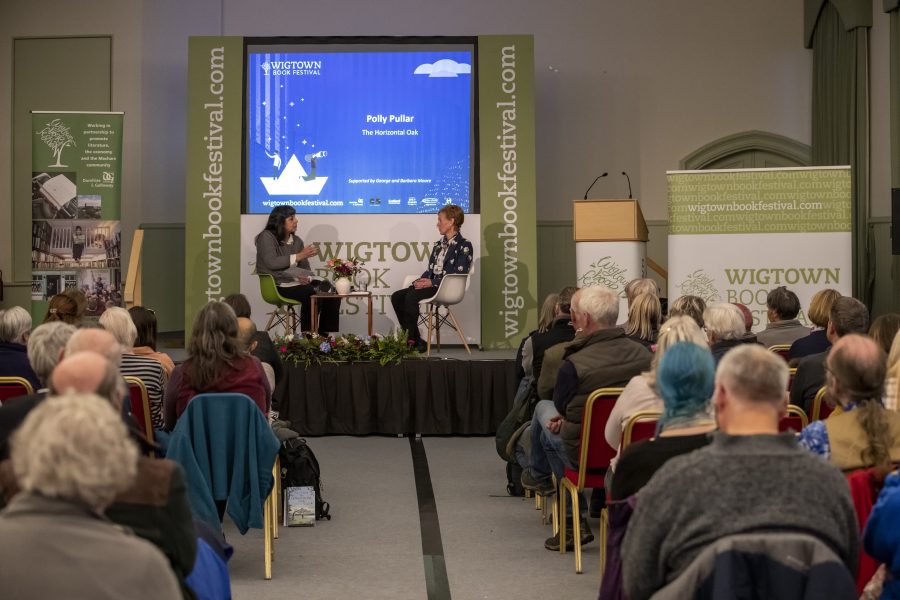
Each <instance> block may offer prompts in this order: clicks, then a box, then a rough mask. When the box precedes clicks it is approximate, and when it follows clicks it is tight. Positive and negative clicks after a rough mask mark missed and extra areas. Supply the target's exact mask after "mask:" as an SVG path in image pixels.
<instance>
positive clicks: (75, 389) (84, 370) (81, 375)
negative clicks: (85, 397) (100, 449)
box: [50, 350, 125, 410]
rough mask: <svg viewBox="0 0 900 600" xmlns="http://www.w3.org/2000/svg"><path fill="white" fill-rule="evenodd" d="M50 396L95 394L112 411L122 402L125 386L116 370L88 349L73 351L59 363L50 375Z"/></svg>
mask: <svg viewBox="0 0 900 600" xmlns="http://www.w3.org/2000/svg"><path fill="white" fill-rule="evenodd" d="M50 393H51V394H53V395H55V396H62V395H64V394H73V393H74V394H79V393H91V394H97V395H98V396H100V397H101V398H105V399H106V400H108V401H109V403H110V404H111V405H112V406H113V407H114V408H116V410H118V409H120V408H121V406H122V402H123V401H124V400H125V386H124V384H123V382H122V376H121V374H120V373H119V369H118V367H117V366H116V365H115V364H113V363H112V362H110V361H109V360H107V358H106V357H105V356H103V355H102V354H99V353H97V352H94V351H92V350H84V351H82V352H76V353H75V354H72V355H69V356H66V357H65V358H63V359H62V360H61V361H59V364H58V365H56V368H55V369H54V370H53V374H52V375H51V376H50Z"/></svg>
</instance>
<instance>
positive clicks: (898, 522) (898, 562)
mask: <svg viewBox="0 0 900 600" xmlns="http://www.w3.org/2000/svg"><path fill="white" fill-rule="evenodd" d="M863 547H864V548H865V549H866V552H867V553H868V554H869V556H871V557H872V558H874V559H875V560H876V561H878V562H880V563H884V565H885V567H886V568H887V571H888V573H889V575H888V576H887V577H885V580H884V586H883V588H882V592H881V596H880V597H881V598H883V599H884V600H895V599H896V598H900V474H897V473H894V474H892V475H888V477H887V479H885V480H884V487H883V488H882V489H881V493H880V494H879V495H878V501H877V502H876V503H875V506H874V507H873V508H872V512H871V513H870V514H869V520H868V521H867V522H866V529H865V532H864V533H863Z"/></svg>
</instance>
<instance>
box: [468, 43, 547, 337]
mask: <svg viewBox="0 0 900 600" xmlns="http://www.w3.org/2000/svg"><path fill="white" fill-rule="evenodd" d="M478 118H479V136H480V137H479V151H480V166H479V169H480V187H481V196H480V197H481V232H482V258H481V262H480V267H481V291H482V296H481V315H482V316H481V345H482V347H485V348H515V347H516V346H517V345H518V343H519V341H520V339H521V338H522V336H524V335H526V334H527V333H528V332H530V331H531V330H533V329H534V328H535V327H536V326H537V298H536V296H537V243H536V242H537V239H536V238H537V223H536V220H537V207H536V193H535V183H534V173H535V158H534V38H533V36H530V35H517V36H479V38H478Z"/></svg>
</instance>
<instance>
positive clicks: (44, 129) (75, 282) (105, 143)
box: [31, 112, 123, 317]
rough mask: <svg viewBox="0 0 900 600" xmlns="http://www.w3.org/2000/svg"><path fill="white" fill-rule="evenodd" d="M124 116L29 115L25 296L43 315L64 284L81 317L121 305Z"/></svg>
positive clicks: (89, 113)
mask: <svg viewBox="0 0 900 600" xmlns="http://www.w3.org/2000/svg"><path fill="white" fill-rule="evenodd" d="M122 124H123V115H122V113H106V112H104V113H93V112H34V113H32V132H33V139H32V169H31V171H32V173H31V216H32V225H31V234H32V235H31V269H32V283H31V298H32V313H33V314H35V315H42V314H43V313H44V312H45V311H46V306H47V303H48V301H49V300H50V299H51V298H52V297H53V296H54V295H56V294H60V293H62V292H64V291H66V290H67V289H71V288H77V289H79V290H81V291H82V292H83V293H84V295H85V301H86V313H85V314H86V316H88V317H97V316H99V315H100V314H102V313H103V311H104V310H105V309H106V307H107V306H120V305H121V304H122V275H121V249H122V234H121V226H120V223H119V219H120V215H121V183H120V179H121V173H122V164H121V161H122Z"/></svg>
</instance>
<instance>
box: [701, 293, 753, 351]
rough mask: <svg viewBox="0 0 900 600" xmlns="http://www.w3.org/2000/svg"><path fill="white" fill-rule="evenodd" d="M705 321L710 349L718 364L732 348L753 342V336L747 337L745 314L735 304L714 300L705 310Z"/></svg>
mask: <svg viewBox="0 0 900 600" xmlns="http://www.w3.org/2000/svg"><path fill="white" fill-rule="evenodd" d="M703 322H704V324H705V328H706V335H707V336H708V337H709V349H710V350H712V355H713V359H715V361H716V364H717V365H718V364H719V361H720V360H722V357H723V356H725V353H726V352H728V351H729V350H731V349H732V348H734V347H736V346H740V345H741V344H746V343H747V342H748V341H749V342H751V343H752V342H753V340H752V338H747V337H746V331H747V328H746V325H745V323H744V315H743V313H741V309H739V308H738V307H737V306H735V305H734V304H729V303H728V302H713V303H712V304H710V305H709V306H707V307H706V310H704V311H703Z"/></svg>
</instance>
